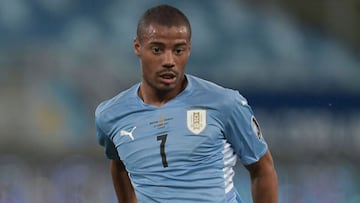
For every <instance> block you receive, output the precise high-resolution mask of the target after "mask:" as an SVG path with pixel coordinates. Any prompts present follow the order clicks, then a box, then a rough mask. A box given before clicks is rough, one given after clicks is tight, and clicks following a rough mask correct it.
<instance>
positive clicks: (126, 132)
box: [120, 126, 136, 140]
mask: <svg viewBox="0 0 360 203" xmlns="http://www.w3.org/2000/svg"><path fill="white" fill-rule="evenodd" d="M135 129H136V126H135V127H133V128H132V129H131V130H130V131H126V130H121V131H120V135H121V136H129V137H130V139H131V140H134V136H133V132H134V130H135Z"/></svg>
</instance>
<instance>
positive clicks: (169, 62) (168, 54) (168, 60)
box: [163, 50, 175, 68]
mask: <svg viewBox="0 0 360 203" xmlns="http://www.w3.org/2000/svg"><path fill="white" fill-rule="evenodd" d="M174 66H175V60H174V55H173V52H172V51H170V50H167V51H165V53H164V60H163V67H165V68H173V67H174Z"/></svg>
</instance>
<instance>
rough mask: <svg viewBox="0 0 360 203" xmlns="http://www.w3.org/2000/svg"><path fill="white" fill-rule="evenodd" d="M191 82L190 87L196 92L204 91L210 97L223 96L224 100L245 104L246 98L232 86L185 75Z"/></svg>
mask: <svg viewBox="0 0 360 203" xmlns="http://www.w3.org/2000/svg"><path fill="white" fill-rule="evenodd" d="M187 77H188V78H189V80H190V81H191V83H192V86H193V87H192V88H193V90H194V91H197V92H204V93H206V94H207V95H208V96H209V97H212V98H224V99H223V101H224V102H228V103H232V102H240V103H241V104H243V105H245V104H247V100H246V98H245V97H244V96H243V95H242V94H241V93H240V92H239V91H238V90H235V89H232V88H228V87H224V86H222V85H219V84H217V83H215V82H212V81H209V80H206V79H203V78H199V77H197V76H193V75H187Z"/></svg>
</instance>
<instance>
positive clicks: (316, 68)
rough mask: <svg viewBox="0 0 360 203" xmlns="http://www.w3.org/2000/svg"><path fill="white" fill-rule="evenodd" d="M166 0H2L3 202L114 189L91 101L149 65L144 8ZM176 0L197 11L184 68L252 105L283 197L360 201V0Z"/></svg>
mask: <svg viewBox="0 0 360 203" xmlns="http://www.w3.org/2000/svg"><path fill="white" fill-rule="evenodd" d="M164 2H165V1H146V0H137V1H123V0H118V1H115V0H103V1H86V0H76V1H72V0H33V1H27V0H1V1H0V97H1V99H0V203H25V202H26V203H43V202H44V203H45V202H46V203H47V202H55V203H56V202H59V203H63V202H66V203H82V202H86V203H100V202H101V203H103V202H115V195H114V192H113V188H112V185H111V180H110V175H109V169H108V161H107V160H105V158H104V155H103V151H102V149H101V148H100V147H99V146H98V144H97V141H96V135H95V128H94V109H95V107H96V106H97V104H98V103H99V102H100V101H102V100H104V99H107V98H110V97H111V96H113V95H115V94H117V93H118V92H119V91H121V90H123V89H125V88H126V87H128V86H130V85H131V84H133V83H135V82H137V81H138V80H139V79H140V77H139V76H140V69H139V62H138V59H137V58H136V57H135V55H134V54H133V51H132V39H133V37H134V34H135V29H136V23H137V19H138V18H139V16H140V15H141V14H142V12H143V11H144V10H145V9H146V8H148V7H150V6H153V5H155V4H157V3H164ZM169 2H171V4H172V5H175V6H178V7H179V8H180V9H182V10H183V11H184V12H185V13H186V14H187V15H188V17H189V18H190V21H191V23H192V27H193V45H192V56H191V57H190V61H189V64H188V69H187V70H188V73H192V74H194V75H198V76H201V77H203V78H206V79H209V80H213V81H215V82H217V83H219V84H222V85H224V86H227V87H231V88H235V89H238V90H239V91H240V92H241V93H242V94H243V95H244V96H245V97H247V98H248V100H249V103H250V105H251V106H252V107H253V109H254V111H255V114H256V115H257V118H258V120H259V122H260V124H261V127H262V131H263V134H264V136H265V138H266V139H267V140H268V143H269V146H270V148H271V150H272V152H273V156H274V159H275V164H276V167H277V170H278V176H279V192H280V202H281V203H312V202H313V203H322V202H326V203H340V202H347V203H355V202H360V189H359V187H360V175H359V169H360V165H359V158H360V116H359V115H360V114H359V113H360V82H359V78H360V52H359V48H360V14H359V12H360V4H359V1H356V0H352V1H351V0H346V1H331V0H328V1H325V0H323V1H310V0H307V1H300V0H297V1H291V2H292V3H289V2H288V1H284V0H283V1H282V0H277V1H275V0H270V1H260V0H257V1H250V0H238V1H236V0H227V1H169ZM264 2H267V3H264ZM238 168H239V171H238V173H237V176H236V185H237V186H238V190H239V192H240V193H241V194H242V196H243V199H244V200H245V202H250V201H251V200H250V198H251V197H250V194H249V191H250V189H249V178H248V175H247V172H246V171H245V170H244V169H243V167H242V166H238ZM189 184H190V183H189Z"/></svg>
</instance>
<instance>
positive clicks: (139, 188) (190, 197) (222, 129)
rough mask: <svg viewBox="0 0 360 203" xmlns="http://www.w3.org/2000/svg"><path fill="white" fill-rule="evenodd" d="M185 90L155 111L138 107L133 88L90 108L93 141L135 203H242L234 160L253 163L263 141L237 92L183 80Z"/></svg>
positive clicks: (263, 148)
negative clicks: (118, 164) (118, 168)
mask: <svg viewBox="0 0 360 203" xmlns="http://www.w3.org/2000/svg"><path fill="white" fill-rule="evenodd" d="M186 78H187V80H188V84H187V87H186V88H185V90H184V91H183V92H181V93H180V94H179V95H178V96H177V97H175V98H174V99H172V100H170V101H169V102H168V103H166V104H165V105H163V106H161V107H156V106H153V105H148V104H145V103H144V102H143V101H142V100H141V98H140V97H139V96H138V94H137V90H138V89H139V86H140V84H136V85H134V86H133V87H131V88H130V89H128V90H126V91H124V92H122V93H120V94H118V95H117V96H115V97H114V98H112V99H110V100H108V101H105V102H103V103H101V104H100V105H99V106H98V108H97V109H96V127H97V136H98V139H99V143H100V144H101V145H102V146H104V147H105V153H106V155H107V157H108V158H110V159H116V158H120V159H121V160H122V161H123V163H124V165H125V167H126V170H127V171H128V173H129V177H130V179H131V182H132V184H133V186H134V189H135V192H136V196H137V199H138V201H139V202H140V203H151V202H161V203H164V202H171V203H187V202H191V203H194V202H196V203H200V202H204V203H225V202H232V203H237V202H241V200H240V197H239V195H238V193H237V192H236V189H235V188H234V184H233V176H234V171H233V167H234V165H235V163H236V160H237V157H239V158H240V160H241V162H242V163H243V164H245V165H248V164H251V163H254V162H256V161H258V160H259V159H260V157H261V156H263V155H264V154H265V152H266V150H267V145H266V142H265V141H264V139H263V137H262V136H261V131H260V129H259V126H258V124H257V122H256V119H255V117H254V115H253V112H252V110H251V108H250V106H249V105H248V103H247V101H246V99H245V98H244V97H242V96H241V95H240V94H239V93H238V92H237V91H235V90H231V89H227V88H223V87H220V86H218V85H216V84H214V83H211V82H208V81H205V80H202V79H200V78H197V77H194V76H191V75H186Z"/></svg>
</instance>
